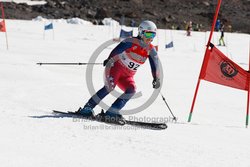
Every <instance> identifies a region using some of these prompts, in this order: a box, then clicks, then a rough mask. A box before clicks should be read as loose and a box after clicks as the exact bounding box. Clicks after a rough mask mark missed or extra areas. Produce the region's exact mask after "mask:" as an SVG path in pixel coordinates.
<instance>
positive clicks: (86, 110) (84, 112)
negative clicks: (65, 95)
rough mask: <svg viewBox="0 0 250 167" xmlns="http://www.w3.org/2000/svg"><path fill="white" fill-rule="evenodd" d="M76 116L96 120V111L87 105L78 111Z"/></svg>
mask: <svg viewBox="0 0 250 167" xmlns="http://www.w3.org/2000/svg"><path fill="white" fill-rule="evenodd" d="M76 114H79V115H81V116H82V117H85V118H95V115H94V110H93V108H92V107H90V105H89V104H86V105H85V106H84V107H83V108H81V107H80V108H79V109H78V110H77V111H76Z"/></svg>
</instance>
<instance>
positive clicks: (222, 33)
mask: <svg viewBox="0 0 250 167" xmlns="http://www.w3.org/2000/svg"><path fill="white" fill-rule="evenodd" d="M220 32H221V35H220V39H219V46H221V45H223V46H226V45H225V42H224V24H223V23H221V27H220Z"/></svg>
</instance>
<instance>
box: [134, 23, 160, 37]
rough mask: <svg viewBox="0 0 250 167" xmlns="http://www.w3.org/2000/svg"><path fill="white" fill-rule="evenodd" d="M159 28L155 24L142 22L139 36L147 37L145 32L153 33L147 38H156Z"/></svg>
mask: <svg viewBox="0 0 250 167" xmlns="http://www.w3.org/2000/svg"><path fill="white" fill-rule="evenodd" d="M156 31H157V27H156V25H155V23H154V22H152V21H149V20H145V21H143V22H141V24H140V25H139V27H138V35H139V36H140V37H142V36H143V35H146V34H145V32H151V33H153V34H152V35H151V36H146V38H154V37H155V35H156Z"/></svg>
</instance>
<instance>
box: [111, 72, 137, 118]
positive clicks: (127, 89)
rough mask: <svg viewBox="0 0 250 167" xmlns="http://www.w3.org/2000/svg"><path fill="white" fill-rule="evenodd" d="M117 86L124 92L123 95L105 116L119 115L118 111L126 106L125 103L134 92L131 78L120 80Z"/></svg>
mask: <svg viewBox="0 0 250 167" xmlns="http://www.w3.org/2000/svg"><path fill="white" fill-rule="evenodd" d="M117 84H118V86H119V87H120V88H121V89H122V90H124V93H123V94H122V95H121V96H120V97H118V98H117V99H116V101H115V102H114V103H113V104H112V105H111V107H110V108H109V109H108V111H107V112H106V113H107V114H112V113H113V114H119V111H120V110H121V109H122V108H123V107H124V106H125V105H126V103H127V102H128V101H129V100H130V99H131V97H132V96H133V95H134V94H135V92H136V86H135V82H134V79H133V76H131V77H126V78H122V79H120V80H119V82H118V83H117Z"/></svg>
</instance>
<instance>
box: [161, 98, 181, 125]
mask: <svg viewBox="0 0 250 167" xmlns="http://www.w3.org/2000/svg"><path fill="white" fill-rule="evenodd" d="M161 97H162V99H163V101H164V102H165V104H166V106H167V107H168V110H169V111H170V113H171V115H172V116H173V120H175V121H176V120H177V119H176V117H175V116H174V114H173V112H172V110H171V109H170V107H169V105H168V103H167V101H166V99H165V97H164V96H163V95H162V93H161Z"/></svg>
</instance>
